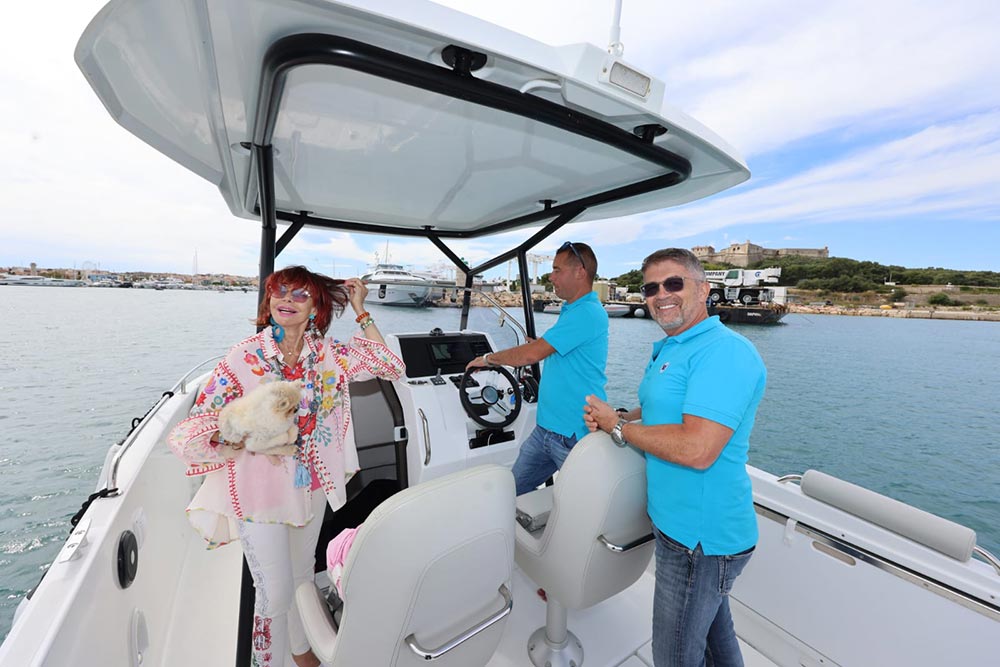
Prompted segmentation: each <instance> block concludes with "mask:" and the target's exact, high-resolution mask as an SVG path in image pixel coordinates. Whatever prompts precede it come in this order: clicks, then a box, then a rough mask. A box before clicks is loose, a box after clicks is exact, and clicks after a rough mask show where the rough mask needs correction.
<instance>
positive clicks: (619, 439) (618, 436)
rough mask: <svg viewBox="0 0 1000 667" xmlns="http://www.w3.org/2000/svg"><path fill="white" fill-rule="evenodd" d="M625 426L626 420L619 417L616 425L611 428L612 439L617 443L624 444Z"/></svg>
mask: <svg viewBox="0 0 1000 667" xmlns="http://www.w3.org/2000/svg"><path fill="white" fill-rule="evenodd" d="M623 426H625V420H624V419H619V420H618V423H617V424H615V427H614V428H613V429H611V439H612V440H613V441H614V443H615V444H616V445H624V444H625V438H624V437H623V436H622V427H623Z"/></svg>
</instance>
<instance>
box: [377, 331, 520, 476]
mask: <svg viewBox="0 0 1000 667" xmlns="http://www.w3.org/2000/svg"><path fill="white" fill-rule="evenodd" d="M386 343H387V345H388V346H389V347H390V349H392V350H393V351H394V352H395V353H396V354H397V355H399V357H400V358H401V359H402V360H403V362H404V363H405V364H406V373H405V375H404V376H403V377H401V378H400V379H399V380H397V381H396V382H394V383H393V384H394V388H395V390H396V393H397V396H398V397H399V402H400V404H401V407H402V409H403V414H404V420H405V423H406V426H407V429H406V430H407V434H408V439H409V443H408V446H407V448H406V451H407V455H406V457H407V470H408V477H409V480H408V482H409V484H410V485H414V484H419V483H420V482H423V481H427V480H429V479H434V478H436V477H440V476H441V475H445V474H448V473H450V472H454V471H456V470H459V469H463V468H466V467H468V466H471V465H479V464H483V463H498V464H501V465H505V466H508V467H509V466H511V465H513V463H514V459H515V458H517V450H518V447H519V446H520V443H521V442H522V441H523V440H524V439H525V438H526V437H527V436H528V434H529V433H530V432H531V430H532V429H533V428H534V426H535V407H536V406H535V403H534V401H535V397H534V395H533V393H532V392H531V391H530V390H528V391H525V387H524V380H523V378H522V377H521V376H520V375H518V374H517V373H516V372H515V371H513V369H508V368H505V367H501V366H490V367H487V368H480V369H472V370H470V371H469V372H466V366H467V365H468V363H469V362H470V361H472V360H473V359H474V358H476V357H478V356H481V355H483V354H486V353H487V352H492V351H494V350H496V346H495V345H494V343H493V340H492V339H491V338H490V336H489V334H486V333H482V332H476V331H443V330H441V329H439V328H435V329H432V330H431V331H428V332H420V333H402V334H390V335H388V336H386Z"/></svg>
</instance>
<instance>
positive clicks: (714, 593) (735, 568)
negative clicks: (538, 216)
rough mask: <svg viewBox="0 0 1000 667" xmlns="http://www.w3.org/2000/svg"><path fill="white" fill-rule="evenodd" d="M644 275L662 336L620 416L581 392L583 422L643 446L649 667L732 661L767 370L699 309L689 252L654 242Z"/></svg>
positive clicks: (753, 529) (752, 534) (737, 661)
mask: <svg viewBox="0 0 1000 667" xmlns="http://www.w3.org/2000/svg"><path fill="white" fill-rule="evenodd" d="M642 274H643V282H644V284H643V286H642V293H643V296H644V297H645V298H646V306H647V308H648V309H649V312H650V313H651V314H652V316H653V318H654V319H655V320H656V322H657V324H659V325H660V328H662V329H663V331H664V333H666V337H665V338H663V339H662V340H660V341H657V342H656V343H655V344H654V345H653V351H652V355H651V357H650V360H649V362H648V364H647V366H646V371H645V374H644V375H643V379H642V382H641V384H640V385H639V406H640V407H638V408H636V409H634V410H631V411H629V412H627V413H625V414H624V415H618V414H617V413H616V412H615V410H614V409H613V408H612V407H611V406H610V405H608V404H607V403H605V402H604V401H603V400H601V399H600V398H599V397H597V396H589V397H587V404H586V406H585V407H584V419H585V421H586V422H587V426H588V428H589V429H590V430H592V431H596V430H597V429H601V430H603V431H607V432H608V433H610V434H611V437H612V438H613V439H614V440H615V441H616V442H617V443H619V444H624V443H625V442H628V443H630V444H632V445H633V446H635V447H637V448H639V449H641V450H643V451H644V452H645V453H646V483H647V492H648V501H647V502H648V510H649V517H650V519H652V521H653V525H654V526H655V527H656V533H657V540H656V592H655V593H654V599H653V662H654V664H655V665H656V667H671V666H678V667H679V666H681V665H703V664H705V663H706V661H707V662H708V664H714V665H717V666H718V665H726V666H733V665H737V666H739V665H742V664H743V658H742V656H741V655H740V649H739V645H738V644H737V641H736V633H735V631H734V629H733V619H732V616H731V614H730V611H729V591H730V589H731V588H732V585H733V582H734V580H735V579H736V577H737V576H738V575H739V574H740V572H742V571H743V568H744V566H745V565H746V564H747V562H748V561H749V560H750V557H751V556H752V554H753V550H754V546H755V545H756V543H757V519H756V516H755V514H754V508H753V493H752V489H751V486H750V477H749V475H748V474H747V471H746V464H747V452H748V450H749V446H750V441H749V438H750V431H751V430H752V429H753V424H754V418H755V416H756V414H757V406H758V405H759V404H760V400H761V398H762V397H763V395H764V383H765V381H766V378H767V371H766V370H765V368H764V362H763V361H762V360H761V358H760V355H759V354H758V353H757V350H756V349H755V348H754V346H753V344H752V343H751V342H750V341H748V340H747V339H746V338H744V337H743V336H740V335H739V334H737V333H735V332H733V331H731V330H730V329H727V328H726V327H725V325H723V324H722V323H721V322H719V318H718V317H709V316H708V308H707V305H706V304H707V299H708V295H709V289H710V288H709V284H708V283H707V282H706V281H705V272H704V269H703V268H702V266H701V262H699V261H698V258H697V257H695V256H694V254H693V253H691V252H690V251H688V250H684V249H681V248H667V249H664V250H658V251H656V252H654V253H653V254H652V255H650V256H649V257H647V258H646V259H645V260H644V261H643V263H642Z"/></svg>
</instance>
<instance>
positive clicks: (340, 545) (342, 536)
mask: <svg viewBox="0 0 1000 667" xmlns="http://www.w3.org/2000/svg"><path fill="white" fill-rule="evenodd" d="M357 532H358V529H357V528H345V529H344V530H342V531H340V533H338V534H337V536H336V537H334V538H333V539H332V540H330V543H329V544H328V545H326V574H327V576H329V577H330V581H331V582H333V585H334V586H336V587H337V595H339V596H340V597H341V599H343V597H344V591H343V589H342V588H341V587H340V580H341V578H342V577H343V575H344V561H346V560H347V552H348V551H350V550H351V545H352V544H354V535H355V534H356V533H357Z"/></svg>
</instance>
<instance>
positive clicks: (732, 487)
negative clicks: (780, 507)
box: [639, 317, 767, 556]
mask: <svg viewBox="0 0 1000 667" xmlns="http://www.w3.org/2000/svg"><path fill="white" fill-rule="evenodd" d="M766 379H767V371H766V369H765V368H764V362H763V361H762V360H761V358H760V355H759V354H758V353H757V350H756V348H754V346H753V344H752V343H751V342H750V341H748V340H747V339H746V338H744V337H743V336H741V335H739V334H738V333H735V332H734V331H732V330H731V329H728V328H727V327H726V326H725V325H723V324H722V323H721V322H720V321H719V318H718V317H710V318H708V319H706V320H704V321H702V322H699V323H698V324H696V325H695V326H693V327H691V328H690V329H688V330H687V331H684V332H683V333H680V334H678V335H676V336H667V337H666V338H664V339H663V340H660V341H658V342H656V343H654V344H653V355H652V358H651V359H650V361H649V365H648V366H647V367H646V373H645V375H643V378H642V382H641V384H640V385H639V404H640V405H641V406H642V423H643V424H680V423H681V422H682V421H683V415H685V414H689V415H694V416H697V417H703V418H705V419H711V420H712V421H714V422H717V423H719V424H722V425H723V426H727V427H729V428H731V429H733V435H732V437H731V438H730V439H729V442H727V443H726V445H725V447H723V448H722V452H721V453H720V454H719V458H718V459H716V461H715V463H713V464H712V465H711V466H710V467H709V468H708V469H707V470H695V469H694V468H688V467H686V466H682V465H678V464H676V463H671V462H669V461H664V460H663V459H660V458H657V457H655V456H653V455H652V454H646V480H647V485H648V489H649V495H648V501H647V502H648V510H649V517H650V519H652V521H653V524H654V525H655V526H656V527H657V528H658V529H659V530H660V531H661V532H663V533H664V534H665V535H667V536H669V537H670V538H671V539H673V540H675V541H677V542H680V543H681V544H683V545H684V546H686V547H687V548H688V549H694V548H695V547H696V546H697V545H698V543H699V542H700V543H701V548H702V551H704V553H705V554H706V555H708V556H722V555H731V554H736V553H739V552H741V551H745V550H747V549H749V548H750V547H752V546H754V545H755V544H756V543H757V518H756V516H755V514H754V509H753V491H752V489H751V486H750V476H749V475H748V474H747V470H746V464H747V452H748V450H749V448H750V431H751V429H753V423H754V418H755V416H756V414H757V405H758V404H759V403H760V399H761V398H762V397H763V396H764V383H765V381H766Z"/></svg>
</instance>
